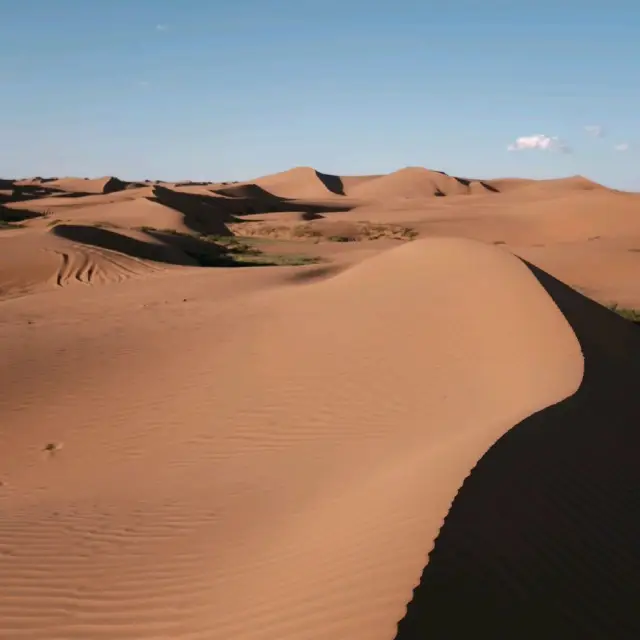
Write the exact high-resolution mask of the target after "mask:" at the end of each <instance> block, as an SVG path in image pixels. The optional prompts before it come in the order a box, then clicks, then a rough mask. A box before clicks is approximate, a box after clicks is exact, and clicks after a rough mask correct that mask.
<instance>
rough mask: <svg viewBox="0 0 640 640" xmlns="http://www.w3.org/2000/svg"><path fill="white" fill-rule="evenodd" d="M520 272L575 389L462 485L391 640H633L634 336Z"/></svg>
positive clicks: (512, 435)
mask: <svg viewBox="0 0 640 640" xmlns="http://www.w3.org/2000/svg"><path fill="white" fill-rule="evenodd" d="M531 268H532V270H533V272H534V274H535V275H536V276H537V277H538V279H539V280H540V282H541V284H542V285H543V286H544V287H545V289H546V290H547V291H548V293H549V295H550V296H551V297H552V298H553V299H554V301H555V303H556V304H557V305H558V307H559V308H560V310H561V311H562V313H563V314H564V316H565V317H566V318H567V320H568V321H569V323H570V324H571V326H572V328H573V330H574V331H575V333H576V335H577V337H578V339H579V341H580V343H581V346H582V349H583V351H584V356H585V372H584V379H583V381H582V384H581V385H580V388H579V389H578V391H577V392H576V393H575V394H574V395H572V396H570V397H568V398H567V399H565V400H564V401H562V402H560V403H559V404H556V405H554V406H551V407H549V408H547V409H544V410H542V411H540V412H538V413H536V414H534V415H532V416H531V417H529V418H527V419H526V420H524V421H523V422H521V423H520V424H518V425H517V426H516V427H515V428H513V429H511V430H510V431H509V432H508V433H507V434H506V435H505V436H503V437H502V438H501V439H500V440H499V441H498V442H497V443H496V444H495V445H494V446H493V447H492V448H491V449H490V450H489V451H488V452H487V454H486V455H485V456H484V457H483V458H482V459H481V460H480V461H479V463H478V465H477V466H476V467H475V468H474V470H473V471H472V473H471V475H470V476H469V477H468V478H467V479H466V481H465V483H464V485H463V486H462V488H461V490H460V492H459V493H458V495H457V497H456V499H455V501H454V502H453V505H452V508H451V510H450V512H449V514H448V515H447V518H446V520H445V523H444V526H443V527H442V530H441V531H440V534H439V536H438V538H437V540H436V543H435V548H434V549H433V551H432V552H431V554H430V560H429V564H428V565H427V566H426V568H425V570H424V572H423V575H422V579H421V583H420V585H419V587H418V588H417V589H416V590H415V594H414V598H413V600H412V602H411V603H410V605H409V607H408V610H407V614H406V616H405V618H404V619H403V620H402V621H401V623H400V624H399V627H398V634H397V636H396V640H413V639H414V638H416V639H417V638H462V637H466V636H467V635H468V632H469V629H473V633H474V635H476V634H477V635H478V636H479V637H481V636H487V637H489V636H490V637H495V638H531V639H532V640H533V639H534V638H536V639H537V638H543V637H544V638H594V639H596V638H634V637H638V636H639V635H640V619H639V618H638V615H637V610H636V609H637V608H636V602H637V600H638V595H639V590H638V584H637V575H638V572H639V571H640V551H638V547H637V540H638V538H639V537H640V515H639V512H638V509H637V500H636V495H635V492H636V488H637V486H638V484H639V483H640V471H639V468H638V463H637V451H638V449H639V448H640V429H639V425H640V401H638V396H637V384H638V380H640V328H638V327H636V326H634V325H633V324H631V323H629V322H626V321H625V320H622V319H621V318H619V317H617V316H616V315H615V314H613V313H611V312H609V311H607V310H606V309H603V308H602V307H600V306H598V305H597V304H595V303H593V302H591V301H589V300H587V299H586V298H584V297H583V296H581V295H580V294H578V293H576V292H575V291H572V290H570V289H569V288H568V287H566V286H565V285H563V284H562V283H560V282H558V281H557V280H555V279H553V278H552V277H551V276H549V275H547V274H545V273H544V272H542V271H540V270H538V269H536V268H535V267H531ZM430 542H431V541H430V540H428V541H427V545H430Z"/></svg>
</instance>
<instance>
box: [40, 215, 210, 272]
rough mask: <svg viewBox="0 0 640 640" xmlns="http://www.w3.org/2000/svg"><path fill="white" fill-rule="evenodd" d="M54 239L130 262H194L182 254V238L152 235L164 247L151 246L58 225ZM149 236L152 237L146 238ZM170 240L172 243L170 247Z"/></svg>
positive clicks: (92, 229) (90, 229) (105, 231)
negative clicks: (63, 239) (135, 259)
mask: <svg viewBox="0 0 640 640" xmlns="http://www.w3.org/2000/svg"><path fill="white" fill-rule="evenodd" d="M51 233H53V234H54V235H56V236H58V237H60V238H65V239H67V240H70V241H71V242H77V243H79V244H84V245H88V246H92V247H97V248H99V249H107V250H109V251H117V252H118V253H123V254H124V255H127V256H130V257H132V258H138V259H139V258H142V259H143V260H151V261H153V262H161V263H164V264H178V265H192V264H194V262H193V260H192V259H191V258H190V257H189V256H188V255H187V254H186V253H185V252H184V250H183V247H182V244H181V241H182V238H179V237H176V236H172V235H171V234H161V233H159V234H157V235H156V234H153V235H154V236H155V237H156V238H157V239H158V240H161V241H163V242H164V244H154V243H151V242H143V241H142V240H138V239H137V238H131V237H129V236H125V235H122V234H120V233H117V232H115V231H110V230H109V229H101V228H99V227H92V226H85V225H80V224H77V225H76V224H58V225H56V226H55V227H53V228H52V229H51ZM149 235H151V234H149ZM172 240H173V241H174V243H172ZM193 242H194V243H198V246H199V245H204V244H205V243H204V241H201V240H197V239H196V238H193ZM206 248H207V249H208V250H211V251H213V250H215V246H209V245H207V247H206Z"/></svg>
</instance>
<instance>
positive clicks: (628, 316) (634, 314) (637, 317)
mask: <svg viewBox="0 0 640 640" xmlns="http://www.w3.org/2000/svg"><path fill="white" fill-rule="evenodd" d="M607 309H609V311H613V312H614V313H617V314H618V315H619V316H621V317H622V318H624V319H625V320H631V322H640V310H638V309H625V308H623V307H619V306H618V305H617V304H616V303H614V304H610V305H607Z"/></svg>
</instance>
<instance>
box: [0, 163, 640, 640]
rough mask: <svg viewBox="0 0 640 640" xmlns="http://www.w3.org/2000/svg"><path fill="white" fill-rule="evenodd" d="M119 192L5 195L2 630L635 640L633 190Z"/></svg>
mask: <svg viewBox="0 0 640 640" xmlns="http://www.w3.org/2000/svg"><path fill="white" fill-rule="evenodd" d="M110 180H111V182H110ZM114 180H117V179H111V178H104V179H97V180H89V181H85V180H82V179H72V178H65V179H54V180H52V179H30V180H26V181H13V180H7V181H6V182H2V183H0V187H3V189H2V195H3V197H4V198H5V199H4V201H3V203H2V205H0V311H1V313H0V349H1V350H2V358H0V382H1V383H2V389H3V393H2V394H0V575H1V576H2V577H1V578H0V637H3V638H4V637H7V638H11V639H13V638H25V639H31V640H51V639H52V638H60V639H63V638H64V639H65V640H72V639H78V640H86V639H87V638H102V639H104V640H120V639H122V638H132V639H133V638H135V639H136V640H142V639H144V638H149V639H151V638H153V639H160V638H163V639H167V640H168V639H169V638H171V639H172V640H173V639H177V638H181V639H185V640H187V639H189V640H195V639H196V638H197V639H205V638H206V639H207V640H216V639H218V638H220V639H222V638H224V639H225V640H227V639H228V638H241V639H242V640H275V639H277V640H336V639H341V638H349V639H352V640H392V639H394V638H396V639H397V640H413V639H414V638H416V639H417V638H424V637H433V638H447V639H449V638H459V637H460V638H462V637H466V636H468V629H469V628H473V629H474V632H475V633H477V635H487V636H493V637H496V638H502V637H504V638H507V637H508V638H528V637H531V638H536V640H537V639H538V638H542V637H555V636H554V635H553V634H554V633H555V632H556V631H557V632H558V635H557V637H562V638H574V637H575V638H591V637H594V638H609V637H612V638H613V637H620V638H622V637H625V638H626V637H629V638H633V637H636V636H637V635H638V631H639V630H640V629H638V625H637V624H636V623H635V618H634V619H632V618H629V617H628V614H629V611H627V610H626V609H625V608H624V605H625V603H629V602H632V603H635V592H634V586H633V585H632V584H631V583H630V582H629V581H628V580H627V578H626V576H627V575H631V576H633V575H635V573H634V571H635V565H636V564H637V563H638V560H637V557H636V555H637V554H636V553H635V547H634V542H633V541H634V540H635V538H636V537H637V536H636V533H637V531H636V529H637V526H636V524H635V508H634V505H633V495H634V494H633V485H634V483H635V475H634V474H635V473H636V471H635V469H636V467H637V465H636V463H635V458H634V452H635V449H636V447H635V435H634V430H633V429H634V425H636V424H637V423H638V421H639V419H640V414H639V413H638V412H639V409H638V407H637V406H636V404H634V403H635V401H634V400H633V398H634V393H635V390H634V387H633V385H634V384H635V381H636V380H637V378H638V374H639V373H640V371H638V366H639V365H638V364H636V363H637V362H639V361H640V358H639V356H640V344H639V341H640V338H639V334H638V328H637V327H636V326H634V325H633V324H632V323H630V322H628V321H626V320H623V319H621V318H619V317H617V316H616V315H615V314H613V313H612V312H610V311H608V310H606V309H604V308H603V307H602V306H600V305H599V304H597V303H596V302H595V300H597V301H598V302H601V303H604V302H607V303H613V302H620V303H624V304H625V305H629V306H634V305H637V306H638V307H640V292H639V290H638V286H637V274H638V273H640V217H639V216H638V215H637V212H638V211H639V210H640V209H639V207H638V205H639V203H640V195H638V194H630V193H622V192H616V191H614V190H610V189H607V188H605V187H602V186H600V185H597V184H596V183H592V182H590V181H588V180H586V179H585V178H581V177H573V178H567V179H563V180H552V181H551V180H550V181H531V180H519V179H502V180H500V179H498V180H467V179H464V178H455V177H452V176H448V175H446V174H442V173H440V172H437V171H429V170H427V169H423V168H415V167H409V168H406V169H402V170H400V171H396V172H394V173H391V174H389V175H385V176H360V177H358V176H351V177H349V176H337V175H331V174H325V173H321V172H318V171H316V170H315V169H312V168H308V167H299V168H296V169H293V170H291V171H288V172H283V173H279V174H274V175H270V176H265V177H263V178H256V179H253V180H249V181H246V182H241V183H235V184H226V185H225V184H222V183H191V182H184V181H183V182H181V183H169V182H163V183H159V182H154V183H151V182H149V183H146V184H143V185H142V186H140V183H131V182H126V181H124V180H117V182H113V181H114ZM18 183H21V185H22V186H21V185H20V184H18ZM86 183H90V184H89V185H88V187H87V185H86ZM15 185H18V186H19V187H21V189H22V187H24V189H22V190H19V191H18V192H16V191H15V189H14V186H15ZM109 185H111V186H109ZM5 187H6V188H5ZM129 187H130V188H129ZM442 196H446V197H442ZM274 230H275V231H274ZM394 230H395V231H394ZM234 236H236V237H234ZM243 243H251V244H243ZM225 247H226V249H225ZM228 247H236V249H234V250H237V251H245V252H248V256H249V257H251V256H252V255H253V253H252V252H258V253H261V254H262V253H264V255H265V256H267V257H268V256H272V257H274V258H275V257H276V256H278V257H282V256H289V257H290V258H292V259H290V260H275V259H274V260H271V261H268V260H264V261H263V262H259V261H258V262H253V263H252V262H251V261H250V260H249V261H247V262H242V261H241V260H240V259H238V260H237V261H236V262H234V261H233V260H219V259H218V258H219V257H224V256H226V255H227V254H226V253H225V251H228V250H229V249H228ZM203 252H204V253H206V256H205V257H206V258H207V260H204V259H203V255H204V253H203ZM514 254H515V255H514ZM309 258H314V259H315V258H318V259H320V260H321V262H320V263H319V264H312V262H313V261H314V260H309ZM521 258H524V259H525V260H527V261H529V262H528V263H527V262H525V261H524V260H523V259H521ZM260 264H268V265H270V266H268V267H260V268H236V267H237V266H247V265H250V266H253V267H255V266H256V265H260ZM220 265H223V266H220ZM274 265H300V266H274ZM232 267H233V268H232ZM540 268H542V269H544V270H545V271H547V272H548V273H549V274H551V275H547V273H545V272H543V271H540ZM552 276H556V277H558V278H560V279H561V280H563V281H564V282H566V283H567V284H569V285H571V287H573V289H576V288H578V289H580V290H581V291H583V292H584V293H585V294H586V295H588V296H590V297H591V298H592V300H589V299H587V298H585V297H584V296H582V295H580V294H579V293H577V292H576V291H574V290H573V289H571V288H568V287H566V286H565V285H563V284H561V283H560V282H558V281H556V280H555V279H554V278H553V277H552ZM602 560H606V562H600V561H602ZM599 562H600V563H599ZM634 584H635V583H634ZM414 589H415V592H414ZM625 616H627V617H625ZM462 625H465V626H464V627H463V626H462ZM625 625H626V626H625ZM550 629H552V631H549V630H550ZM485 632H486V633H485Z"/></svg>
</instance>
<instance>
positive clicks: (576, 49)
mask: <svg viewBox="0 0 640 640" xmlns="http://www.w3.org/2000/svg"><path fill="white" fill-rule="evenodd" d="M639 63H640V1H639V0H608V1H606V2H605V1H604V0H597V1H596V0H579V1H578V0H553V1H551V0H536V1H535V2H533V1H531V2H524V1H519V0H508V1H506V0H505V1H503V0H485V1H484V2H480V0H456V1H455V2H454V1H451V2H445V0H440V1H439V2H431V1H430V0H421V1H418V0H395V1H394V2H386V1H385V0H379V1H378V2H372V1H367V2H364V1H362V0H341V1H337V0H324V2H318V1H317V0H316V1H313V2H312V1H310V0H287V1H284V0H235V1H234V2H221V1H220V0H181V1H180V2H178V0H109V1H108V2H106V1H104V0H93V2H90V1H89V0H22V2H5V3H4V6H3V7H2V19H1V21H0V70H1V73H0V91H1V95H2V100H1V101H0V117H1V120H0V122H1V126H2V134H1V136H2V137H1V138H0V141H1V144H2V146H1V147H0V176H3V177H5V176H6V177H16V176H27V175H43V176H57V175H83V176H98V175H117V176H119V177H122V178H125V179H144V178H150V179H166V180H172V179H198V180H233V179H248V178H252V177H255V176H258V175H262V174H266V173H273V172H276V171H280V170H284V169H288V168H291V167H293V166H298V165H307V166H313V167H315V168H317V169H319V170H321V171H325V172H329V173H331V172H333V173H341V174H366V173H382V172H387V171H393V170H395V169H398V168H401V167H404V166H409V165H420V166H426V167H428V168H432V169H438V170H443V171H446V172H448V173H452V174H456V175H462V176H469V177H480V178H491V177H498V176H526V177H536V178H538V177H554V176H563V175H574V174H578V173H579V174H583V175H586V176H588V177H590V178H592V179H595V180H598V181H600V182H603V183H604V184H607V185H609V186H613V187H616V188H623V189H633V190H640V162H639V161H638V160H639V158H638V156H639V155H640V82H639V80H640V74H639V71H638V70H639V69H640V64H639ZM589 125H597V126H599V127H603V132H604V133H603V135H594V132H591V133H589V132H587V131H586V130H585V126H589ZM537 134H540V135H543V136H547V137H548V138H550V139H553V138H557V141H553V140H552V141H551V142H548V147H549V148H547V149H520V150H516V151H509V150H508V148H507V147H508V146H509V145H510V144H516V140H517V139H518V138H520V137H530V136H534V135H537ZM541 140H543V139H541ZM534 142H535V141H534ZM531 143H532V142H531V140H530V144H531ZM523 144H526V143H523V142H522V141H521V143H520V146H522V145H523ZM623 144H628V145H629V148H628V149H627V150H625V151H622V150H616V149H615V146H616V145H623ZM563 145H568V147H570V148H571V152H563Z"/></svg>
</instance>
